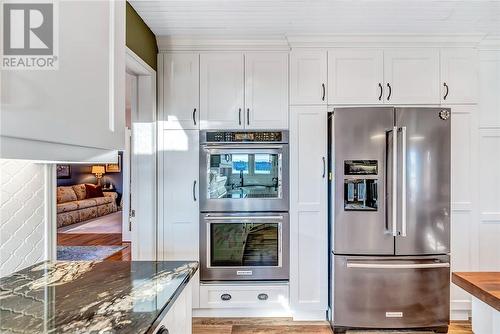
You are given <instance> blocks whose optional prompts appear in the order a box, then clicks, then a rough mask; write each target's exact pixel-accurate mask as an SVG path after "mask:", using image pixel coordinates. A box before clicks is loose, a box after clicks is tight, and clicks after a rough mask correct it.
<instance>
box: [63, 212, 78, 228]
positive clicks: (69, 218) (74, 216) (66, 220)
mask: <svg viewBox="0 0 500 334" xmlns="http://www.w3.org/2000/svg"><path fill="white" fill-rule="evenodd" d="M78 222H81V220H80V214H79V213H78V211H71V212H63V213H59V214H57V227H62V226H67V225H71V224H75V223H78Z"/></svg>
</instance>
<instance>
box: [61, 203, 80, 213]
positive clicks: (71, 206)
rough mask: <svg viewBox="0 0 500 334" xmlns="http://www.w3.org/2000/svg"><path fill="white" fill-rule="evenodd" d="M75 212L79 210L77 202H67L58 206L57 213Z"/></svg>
mask: <svg viewBox="0 0 500 334" xmlns="http://www.w3.org/2000/svg"><path fill="white" fill-rule="evenodd" d="M75 210H78V203H77V202H66V203H60V204H57V213H62V212H70V211H75Z"/></svg>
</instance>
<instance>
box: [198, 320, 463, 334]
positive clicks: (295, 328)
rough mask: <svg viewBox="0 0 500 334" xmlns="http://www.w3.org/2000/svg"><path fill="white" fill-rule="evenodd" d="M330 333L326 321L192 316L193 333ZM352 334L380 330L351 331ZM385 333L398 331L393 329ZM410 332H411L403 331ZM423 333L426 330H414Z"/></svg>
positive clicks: (459, 330)
mask: <svg viewBox="0 0 500 334" xmlns="http://www.w3.org/2000/svg"><path fill="white" fill-rule="evenodd" d="M285 333H291V334H299V333H300V334H309V333H310V334H332V333H333V332H332V330H331V329H330V326H329V324H328V323H327V322H323V321H318V322H303V321H292V320H291V319H289V318H193V334H285ZM348 333H352V334H355V333H356V334H362V333H372V334H375V333H377V334H380V333H383V332H380V331H367V332H365V331H352V332H348ZM386 333H392V334H395V333H398V332H394V331H390V332H386ZM404 333H405V334H412V332H404ZM415 333H419V334H424V333H426V332H415ZM448 334H472V327H471V324H470V322H469V321H453V322H452V323H451V326H450V328H449V331H448Z"/></svg>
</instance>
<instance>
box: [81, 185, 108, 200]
mask: <svg viewBox="0 0 500 334" xmlns="http://www.w3.org/2000/svg"><path fill="white" fill-rule="evenodd" d="M85 192H86V193H87V198H96V197H104V194H103V193H102V188H101V186H97V185H94V184H88V183H85Z"/></svg>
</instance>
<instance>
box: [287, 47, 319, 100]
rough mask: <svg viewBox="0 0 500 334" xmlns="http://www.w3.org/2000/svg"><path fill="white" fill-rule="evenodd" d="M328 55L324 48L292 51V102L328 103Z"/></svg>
mask: <svg viewBox="0 0 500 334" xmlns="http://www.w3.org/2000/svg"><path fill="white" fill-rule="evenodd" d="M326 80H327V56H326V51H323V50H294V51H292V52H291V53H290V103H291V104H292V105H294V104H299V105H300V104H303V105H304V104H307V105H314V104H326V103H327V97H326V94H327V87H326V83H327V81H326Z"/></svg>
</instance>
